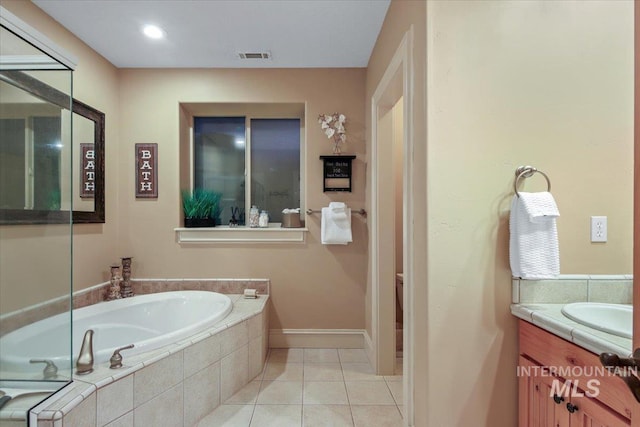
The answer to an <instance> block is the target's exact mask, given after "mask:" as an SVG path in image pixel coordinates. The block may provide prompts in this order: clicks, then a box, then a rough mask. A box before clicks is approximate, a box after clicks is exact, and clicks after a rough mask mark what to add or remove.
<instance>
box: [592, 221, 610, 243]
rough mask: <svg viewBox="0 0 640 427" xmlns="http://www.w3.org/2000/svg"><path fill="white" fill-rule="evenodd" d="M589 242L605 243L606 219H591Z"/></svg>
mask: <svg viewBox="0 0 640 427" xmlns="http://www.w3.org/2000/svg"><path fill="white" fill-rule="evenodd" d="M591 241H592V242H606V241H607V217H606V216H592V217H591Z"/></svg>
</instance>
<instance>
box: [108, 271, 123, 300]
mask: <svg viewBox="0 0 640 427" xmlns="http://www.w3.org/2000/svg"><path fill="white" fill-rule="evenodd" d="M121 281H122V277H120V266H119V265H117V264H113V265H112V266H111V279H109V282H110V283H111V286H110V287H109V293H108V294H107V300H109V301H112V300H115V299H120V298H122V296H121V295H120V282H121Z"/></svg>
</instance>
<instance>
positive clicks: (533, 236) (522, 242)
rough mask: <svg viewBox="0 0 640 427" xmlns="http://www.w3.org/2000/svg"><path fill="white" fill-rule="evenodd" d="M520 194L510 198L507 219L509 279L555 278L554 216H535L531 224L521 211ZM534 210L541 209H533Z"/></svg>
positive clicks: (557, 254) (557, 265) (557, 266)
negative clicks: (509, 209)
mask: <svg viewBox="0 0 640 427" xmlns="http://www.w3.org/2000/svg"><path fill="white" fill-rule="evenodd" d="M523 194H525V193H520V195H521V197H518V196H513V200H512V201H511V214H510V217H509V232H510V240H509V261H510V263H511V274H512V275H513V277H521V278H523V279H532V280H533V279H552V278H556V277H557V276H558V274H560V250H559V247H558V229H557V227H556V216H557V215H556V216H554V215H548V216H545V215H538V214H535V216H534V218H535V222H534V221H531V219H530V216H529V213H528V212H527V209H526V208H525V203H524V200H523V197H522V195H523ZM529 194H530V193H529ZM525 198H526V196H525ZM554 205H555V202H554ZM556 210H557V208H556ZM534 211H535V212H539V211H541V210H540V209H534ZM542 211H544V210H542ZM558 215H559V214H558Z"/></svg>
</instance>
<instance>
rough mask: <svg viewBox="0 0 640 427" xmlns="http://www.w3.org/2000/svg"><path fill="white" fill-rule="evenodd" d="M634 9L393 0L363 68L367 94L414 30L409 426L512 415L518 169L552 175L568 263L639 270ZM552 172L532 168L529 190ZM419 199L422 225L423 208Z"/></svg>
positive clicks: (626, 5) (578, 267)
mask: <svg viewBox="0 0 640 427" xmlns="http://www.w3.org/2000/svg"><path fill="white" fill-rule="evenodd" d="M631 8H632V3H631V2H614V3H611V2H553V3H551V2H504V1H495V2H475V1H470V2H454V1H447V2H444V1H443V2H440V1H431V2H428V3H426V2H412V1H402V0H397V1H393V2H392V4H391V7H390V9H389V12H388V14H387V17H386V19H385V23H384V25H383V28H382V32H381V34H380V36H379V38H378V41H377V44H376V47H375V49H374V51H373V54H372V57H371V60H370V63H369V67H368V70H367V99H370V96H371V95H372V94H373V91H374V90H375V88H376V86H377V84H378V82H379V81H380V77H381V75H382V73H383V72H384V70H385V69H386V66H387V65H388V63H389V60H390V58H391V56H392V55H393V53H394V51H395V49H396V48H397V46H398V44H399V42H400V40H401V38H402V36H403V34H404V32H405V31H407V30H408V29H409V27H410V26H411V25H413V29H414V31H415V32H416V34H417V35H416V44H415V49H414V55H413V60H414V73H415V84H416V87H415V88H414V91H413V94H414V101H415V102H414V108H416V109H415V111H414V115H413V117H412V118H411V119H412V120H413V123H414V126H415V133H414V146H415V150H416V152H415V153H414V158H415V163H414V165H415V168H416V176H414V178H415V179H416V182H417V183H418V185H416V188H415V189H414V190H413V192H412V195H413V200H414V202H415V203H416V204H417V206H416V211H417V212H414V224H415V227H416V237H418V239H417V240H416V242H415V247H414V250H415V251H416V253H415V259H416V261H418V260H422V262H416V265H415V272H414V274H415V280H414V283H413V286H414V289H415V292H416V294H415V298H414V300H415V305H414V310H415V317H416V333H415V336H414V337H413V338H414V342H415V352H414V361H415V375H414V380H415V393H414V398H415V403H416V404H415V414H416V415H415V421H416V423H415V425H416V426H427V425H448V426H454V425H455V426H468V425H486V426H512V425H514V424H515V423H516V413H517V412H516V411H517V401H516V396H517V389H516V377H515V364H516V355H517V338H516V336H517V334H516V322H515V320H514V319H513V317H512V316H511V315H510V313H509V303H510V292H511V290H510V270H509V265H508V210H509V201H510V198H511V196H512V193H513V190H512V185H513V178H514V176H513V173H514V171H515V168H516V167H517V166H518V165H521V164H532V165H534V166H537V167H538V168H540V169H541V170H543V171H545V172H547V173H548V174H549V176H550V177H551V180H552V184H553V193H554V195H555V197H556V199H557V201H558V204H559V207H560V210H561V214H562V217H561V219H560V221H559V224H558V227H559V231H560V248H561V259H562V273H566V274H569V273H592V274H603V273H611V274H621V273H629V272H630V271H631V258H632V257H631V238H630V236H631V228H632V220H631V188H632V178H631V170H632V157H631V152H632V151H631V150H632V133H631V132H632V114H633V110H632V98H631V96H632V94H633V88H632V71H633V70H632V63H631V61H632V19H631V17H632V13H631V12H632V11H631ZM425 9H427V10H425ZM425 24H426V28H428V33H425V32H424V31H425V30H424V29H425ZM421 36H422V37H424V39H422V40H421ZM424 41H426V44H423V42H424ZM425 63H426V65H427V70H428V71H427V73H426V74H425V72H424V68H423V67H424V65H425ZM427 74H428V76H427ZM425 83H427V84H428V87H427V88H425V87H424V86H423V84H425ZM425 90H426V93H427V94H428V95H427V98H426V99H427V100H428V101H425V98H424V97H423V96H424V94H425ZM424 102H427V103H428V106H427V110H428V115H427V114H426V113H425V110H424V109H423V107H424V105H423V103H424ZM367 108H370V106H369V105H367ZM367 118H369V115H367ZM425 121H426V122H428V129H429V132H428V138H427V134H426V130H425V128H424V127H422V126H421V123H424V122H425ZM367 131H368V134H369V132H370V126H369V124H368V125H367ZM427 139H428V144H427V145H428V150H427V151H424V148H423V147H424V143H425V140H427ZM420 169H426V171H427V172H426V173H427V176H425V177H422V179H420V178H421V177H420V172H419V171H420ZM420 182H421V183H423V184H420ZM425 182H426V183H427V186H426V188H424V187H422V186H423V185H424V183H425ZM543 183H544V181H543V180H541V179H540V177H537V178H534V179H532V180H529V181H527V182H526V183H525V185H524V189H525V190H529V191H538V190H540V189H542V188H543V187H544V186H543ZM425 190H426V191H425ZM425 202H426V203H427V205H428V209H427V217H428V223H426V222H425V221H424V220H423V218H425V216H424V213H423V212H422V213H421V212H418V209H419V208H420V207H422V208H424V203H425ZM598 212H599V213H598ZM590 215H607V216H608V217H609V228H610V229H609V242H608V243H606V244H604V245H603V244H600V245H596V244H591V243H590V242H589V216H590ZM614 224H615V230H614V229H613V227H614ZM427 227H428V234H427V232H426V228H427ZM421 232H424V233H425V234H424V237H427V236H428V247H429V251H428V257H426V255H425V252H424V251H425V249H426V245H425V244H424V242H423V241H422V240H421V237H422V236H420V233H421ZM424 259H426V260H427V263H426V264H425V263H424ZM367 289H368V292H367V306H366V309H367V312H366V324H367V330H368V331H369V332H370V322H371V313H370V291H369V289H370V288H369V287H368V288H367ZM427 289H428V291H427ZM470 355H472V356H470ZM469 357H471V359H472V362H471V363H468V361H465V362H462V363H460V361H461V360H467V359H469ZM461 385H462V386H461Z"/></svg>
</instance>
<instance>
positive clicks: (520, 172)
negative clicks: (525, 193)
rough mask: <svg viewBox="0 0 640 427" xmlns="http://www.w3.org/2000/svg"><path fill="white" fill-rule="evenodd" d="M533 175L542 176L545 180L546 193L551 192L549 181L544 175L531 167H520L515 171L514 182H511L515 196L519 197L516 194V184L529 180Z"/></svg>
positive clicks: (518, 194)
mask: <svg viewBox="0 0 640 427" xmlns="http://www.w3.org/2000/svg"><path fill="white" fill-rule="evenodd" d="M534 173H539V174H540V175H542V176H544V179H546V180H547V191H551V180H550V179H549V177H548V176H547V174H546V173H544V172H542V171H541V170H538V169H536V168H534V167H533V166H520V167H518V169H516V180H515V181H514V182H513V190H514V191H515V192H516V196H518V197H520V193H518V182H519V181H520V179H522V178H531V176H533V174H534Z"/></svg>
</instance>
